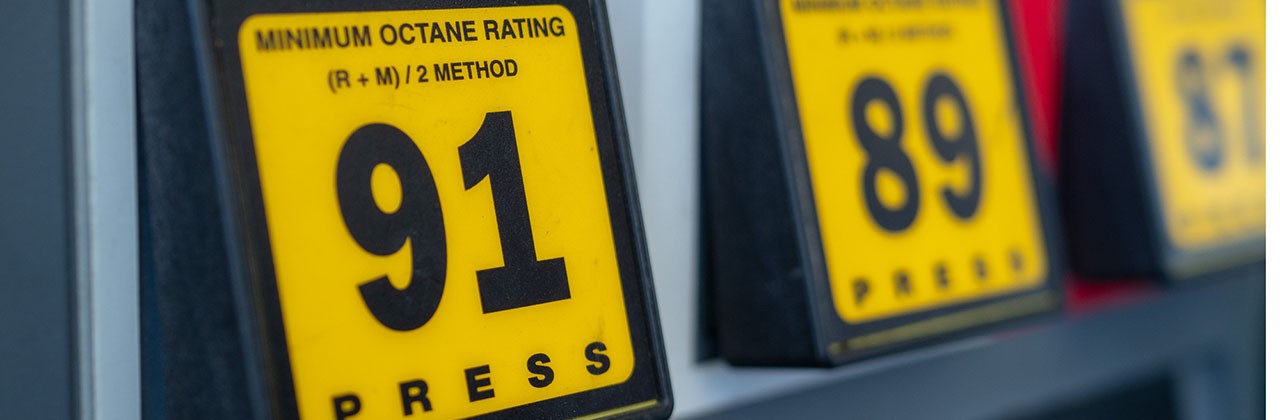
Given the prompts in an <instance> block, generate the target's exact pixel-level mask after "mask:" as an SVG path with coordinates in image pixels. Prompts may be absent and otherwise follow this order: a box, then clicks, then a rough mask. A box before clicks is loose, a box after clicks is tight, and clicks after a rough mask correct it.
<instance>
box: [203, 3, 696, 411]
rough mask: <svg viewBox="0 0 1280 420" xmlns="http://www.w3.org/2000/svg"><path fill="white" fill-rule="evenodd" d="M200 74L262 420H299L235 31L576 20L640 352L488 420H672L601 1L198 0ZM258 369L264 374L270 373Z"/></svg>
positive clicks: (634, 341) (630, 315) (249, 364)
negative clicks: (610, 378) (552, 17)
mask: <svg viewBox="0 0 1280 420" xmlns="http://www.w3.org/2000/svg"><path fill="white" fill-rule="evenodd" d="M191 1H193V2H194V6H193V7H192V10H193V13H194V16H195V17H194V19H193V21H194V22H195V25H194V26H195V31H196V38H197V44H198V48H199V49H200V50H201V51H200V52H199V54H198V59H199V60H200V61H201V63H200V66H199V68H200V69H201V70H202V72H203V73H204V74H205V75H206V76H205V77H204V78H203V82H204V93H205V95H204V96H205V97H206V101H207V109H208V110H209V115H208V116H207V119H208V120H209V121H211V124H210V126H211V128H210V131H211V137H212V138H213V143H214V158H215V169H216V171H217V172H218V177H217V182H218V184H219V191H220V195H221V197H222V199H221V204H222V207H223V210H224V211H223V215H224V220H223V224H224V226H225V229H226V232H227V234H228V235H227V236H228V240H227V243H228V249H229V257H228V258H229V259H230V260H231V266H232V270H231V272H232V274H231V275H232V283H233V287H235V288H238V293H236V294H237V295H239V296H240V297H241V298H240V299H239V301H238V302H237V303H238V304H239V306H240V307H239V309H238V311H239V313H240V316H239V318H240V319H241V320H242V321H241V330H242V334H243V335H244V337H245V340H244V341H245V342H246V343H247V344H246V345H245V354H246V359H247V360H246V363H245V365H246V367H247V369H249V382H250V384H249V386H250V388H252V389H251V390H250V392H249V394H250V399H251V400H253V401H251V403H252V404H253V405H254V410H253V411H254V412H255V414H256V415H257V416H258V417H261V418H267V417H271V418H297V417H298V412H297V404H296V400H295V394H294V391H293V376H292V373H291V370H290V365H289V357H288V349H287V343H286V340H285V337H284V324H283V320H282V318H281V313H280V307H279V294H278V291H277V289H276V283H275V269H274V267H273V259H272V257H271V247H270V244H269V240H270V238H269V237H268V234H267V230H266V219H265V209H264V207H263V204H262V195H261V184H260V182H259V179H258V172H257V165H256V162H257V160H256V158H255V154H254V148H253V140H252V139H253V136H252V132H251V126H250V118H249V114H248V107H247V101H246V98H245V87H244V78H243V75H242V69H241V66H240V56H239V48H238V31H239V28H240V25H241V23H242V22H244V20H245V19H247V18H248V17H250V16H252V15H255V14H262V13H312V12H339V11H342V12H363V11H391V10H429V9H447V8H481V7H501V6H526V5H543V4H558V5H562V6H564V7H565V8H566V9H568V10H569V12H570V13H571V14H572V15H573V17H574V18H575V20H576V21H577V24H578V27H579V35H580V40H579V43H580V47H581V51H582V55H583V65H584V69H583V70H584V73H585V75H586V80H587V90H588V96H589V98H590V104H591V110H592V114H593V116H594V125H595V131H596V138H597V141H598V146H599V153H600V159H601V169H602V172H603V177H604V184H605V185H604V187H605V193H606V198H607V201H608V207H609V213H610V220H611V223H612V227H613V236H614V242H615V246H616V247H617V249H616V251H617V254H618V265H619V272H620V275H621V280H622V286H623V294H624V299H625V301H626V303H627V307H626V312H627V318H628V326H629V328H630V331H631V336H632V346H633V350H634V353H635V363H636V366H635V369H634V371H633V373H632V376H631V377H630V378H628V380H627V381H626V382H623V383H621V384H617V385H613V386H608V387H604V388H598V389H594V390H589V391H584V392H580V393H577V394H571V395H568V396H564V397H559V398H555V399H551V400H544V401H539V402H535V403H530V404H526V405H522V406H517V407H513V408H510V409H506V410H501V411H498V412H491V413H486V414H483V415H482V417H490V418H550V417H579V416H604V417H617V416H635V417H644V418H665V417H668V416H670V413H671V409H672V398H671V386H670V383H669V378H668V375H667V370H666V357H665V352H664V351H663V344H662V336H661V327H660V325H659V319H658V314H657V305H656V303H655V300H654V294H653V285H652V274H651V271H650V268H649V263H648V253H647V250H646V248H645V240H644V230H643V224H642V221H641V216H640V209H639V202H638V198H637V190H636V186H635V176H634V170H633V167H632V163H631V152H630V146H629V143H628V138H627V134H626V125H625V122H624V120H623V111H622V101H621V96H620V93H619V92H620V89H619V86H618V78H617V73H616V69H615V64H614V57H613V50H612V44H611V43H610V35H609V27H608V18H607V13H606V12H605V9H604V4H603V1H602V0H558V1H557V0H518V1H510V0H507V1H503V0H476V1H465V0H438V1H423V0H418V1H412V0H376V1H366V2H359V3H357V2H352V1H344V0H308V1H301V2H292V1H285V0H272V1H249V0H227V1H218V0H191ZM260 372H266V373H267V374H265V375H262V374H260Z"/></svg>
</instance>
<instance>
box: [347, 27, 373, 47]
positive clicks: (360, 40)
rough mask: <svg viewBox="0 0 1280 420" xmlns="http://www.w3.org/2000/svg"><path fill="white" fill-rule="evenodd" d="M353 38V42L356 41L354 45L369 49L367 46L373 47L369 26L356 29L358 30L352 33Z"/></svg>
mask: <svg viewBox="0 0 1280 420" xmlns="http://www.w3.org/2000/svg"><path fill="white" fill-rule="evenodd" d="M352 36H353V40H352V41H354V42H352V43H353V44H355V46H357V47H367V46H370V45H373V37H371V36H369V25H365V26H363V27H360V28H356V30H355V31H354V32H352Z"/></svg>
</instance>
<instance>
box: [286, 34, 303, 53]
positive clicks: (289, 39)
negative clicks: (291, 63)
mask: <svg viewBox="0 0 1280 420" xmlns="http://www.w3.org/2000/svg"><path fill="white" fill-rule="evenodd" d="M284 48H285V49H291V48H298V49H302V38H301V37H299V36H298V34H295V33H293V31H289V30H285V31H284Z"/></svg>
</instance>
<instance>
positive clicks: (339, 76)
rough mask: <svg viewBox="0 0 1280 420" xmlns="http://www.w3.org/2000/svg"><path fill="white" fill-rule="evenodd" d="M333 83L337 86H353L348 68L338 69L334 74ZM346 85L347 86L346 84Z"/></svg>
mask: <svg viewBox="0 0 1280 420" xmlns="http://www.w3.org/2000/svg"><path fill="white" fill-rule="evenodd" d="M333 79H334V80H333V84H334V85H335V86H337V87H351V74H350V73H347V71H346V70H338V71H337V72H335V73H334V74H333ZM344 85H345V86H344Z"/></svg>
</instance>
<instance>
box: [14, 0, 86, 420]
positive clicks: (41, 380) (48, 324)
mask: <svg viewBox="0 0 1280 420" xmlns="http://www.w3.org/2000/svg"><path fill="white" fill-rule="evenodd" d="M67 27H68V4H67V2H66V1H17V2H12V1H9V2H0V51H3V52H4V55H3V57H4V58H3V59H0V60H2V61H0V80H2V81H4V85H3V87H2V88H0V203H3V204H0V410H3V417H5V418H14V419H23V418H31V419H37V418H38V419H61V418H70V417H71V416H72V413H73V412H74V410H75V409H76V406H77V404H76V402H75V399H76V392H75V388H74V386H75V380H74V377H73V375H74V373H73V372H74V369H73V368H74V366H76V364H75V363H74V360H75V359H74V358H75V353H74V352H73V345H72V343H73V340H74V334H75V331H76V330H75V324H74V322H73V320H74V316H75V313H76V310H75V307H74V305H73V303H72V302H73V296H72V293H73V291H74V288H73V287H72V279H73V275H72V273H73V261H74V259H73V253H72V249H73V247H72V233H71V226H72V223H71V208H72V205H71V191H70V178H69V169H70V167H69V163H70V141H69V139H70V132H69V130H68V124H67V122H68V116H69V112H68V108H69V105H68V104H69V90H68V74H69V73H68V72H69V68H68V60H67V57H68V48H67V46H68V40H67Z"/></svg>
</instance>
